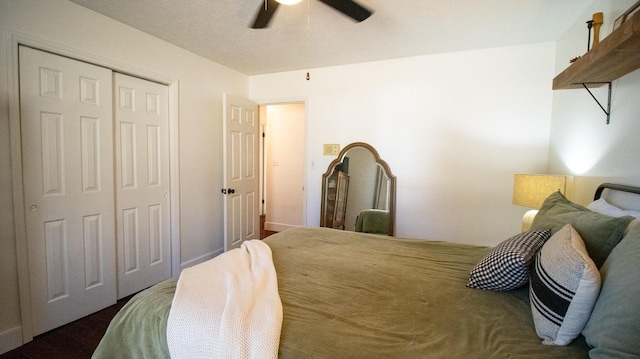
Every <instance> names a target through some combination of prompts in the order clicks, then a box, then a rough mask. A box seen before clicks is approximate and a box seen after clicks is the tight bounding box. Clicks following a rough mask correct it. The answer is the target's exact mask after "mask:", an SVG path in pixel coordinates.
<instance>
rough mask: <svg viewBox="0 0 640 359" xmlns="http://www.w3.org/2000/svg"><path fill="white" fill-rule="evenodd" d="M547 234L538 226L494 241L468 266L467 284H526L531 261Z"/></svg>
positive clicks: (492, 287) (492, 286) (493, 286)
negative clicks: (492, 247) (492, 244)
mask: <svg viewBox="0 0 640 359" xmlns="http://www.w3.org/2000/svg"><path fill="white" fill-rule="evenodd" d="M549 237H551V231H550V230H548V229H539V230H536V231H528V232H523V233H520V234H518V235H516V236H513V237H511V238H509V239H507V240H505V241H503V242H502V243H500V244H498V245H497V246H496V247H495V248H494V249H493V250H492V251H491V252H489V254H487V255H486V256H485V257H484V258H482V260H480V262H478V264H476V266H475V267H474V268H473V269H472V270H471V274H470V275H469V282H468V283H467V287H469V288H478V289H486V290H494V291H508V290H512V289H516V288H518V287H521V286H523V285H525V284H527V282H528V281H529V274H530V271H531V263H533V259H534V258H535V255H536V253H537V252H538V250H539V249H540V248H541V247H542V245H543V244H544V242H546V241H547V240H548V239H549Z"/></svg>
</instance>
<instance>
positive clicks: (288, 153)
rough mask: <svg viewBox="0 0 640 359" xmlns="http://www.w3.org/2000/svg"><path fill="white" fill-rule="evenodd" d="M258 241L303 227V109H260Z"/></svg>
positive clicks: (299, 105) (297, 105) (285, 106)
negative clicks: (261, 134) (287, 230)
mask: <svg viewBox="0 0 640 359" xmlns="http://www.w3.org/2000/svg"><path fill="white" fill-rule="evenodd" d="M260 122H261V126H262V130H263V132H262V133H263V137H262V141H263V143H262V146H261V147H262V162H263V167H262V168H263V170H262V186H261V191H262V199H263V202H262V216H261V221H260V222H261V237H263V238H264V237H265V236H266V235H268V234H270V233H273V232H281V231H283V230H286V229H289V228H293V227H300V226H304V198H305V183H304V180H305V173H304V170H305V105H304V103H288V104H275V105H264V106H260Z"/></svg>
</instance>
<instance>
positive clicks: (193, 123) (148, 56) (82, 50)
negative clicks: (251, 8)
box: [0, 0, 249, 353]
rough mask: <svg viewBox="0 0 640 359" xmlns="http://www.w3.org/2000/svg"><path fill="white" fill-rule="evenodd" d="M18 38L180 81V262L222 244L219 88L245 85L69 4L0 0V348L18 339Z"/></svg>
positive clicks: (243, 91) (242, 89) (242, 90)
mask: <svg viewBox="0 0 640 359" xmlns="http://www.w3.org/2000/svg"><path fill="white" fill-rule="evenodd" d="M15 39H20V41H26V42H27V43H30V44H37V45H38V46H42V47H45V48H49V49H53V50H61V51H65V52H68V53H70V54H80V55H81V56H82V57H83V58H84V59H90V60H92V61H94V62H97V63H99V64H103V65H104V64H106V65H108V66H109V67H112V68H116V69H118V70H124V71H126V72H130V73H134V74H136V75H139V76H143V77H147V78H150V79H153V80H159V81H163V82H168V83H173V84H177V85H178V88H179V90H178V94H177V95H178V96H177V97H178V99H179V102H178V109H177V111H178V119H179V128H178V130H179V140H180V143H179V160H180V178H179V182H180V213H179V214H178V215H179V218H180V222H181V228H180V233H179V235H180V239H181V242H180V243H181V244H180V259H179V261H180V264H181V265H183V266H184V265H189V264H192V263H194V262H197V261H200V260H203V259H206V258H209V257H211V256H213V255H215V254H217V253H220V252H221V251H222V250H223V247H224V245H223V202H222V197H221V194H220V188H222V185H223V177H222V171H221V170H220V169H221V168H222V94H223V92H228V93H231V94H234V95H237V96H244V97H247V96H248V85H249V79H248V77H247V76H245V75H242V74H240V73H238V72H236V71H233V70H230V69H228V68H226V67H223V66H220V65H218V64H216V63H213V62H211V61H209V60H206V59H204V58H202V57H199V56H196V55H194V54H192V53H189V52H187V51H184V50H182V49H180V48H178V47H176V46H173V45H170V44H168V43H166V42H164V41H161V40H159V39H157V38H154V37H152V36H149V35H147V34H145V33H142V32H140V31H138V30H135V29H133V28H131V27H128V26H125V25H123V24H121V23H118V22H115V21H113V20H111V19H108V18H106V17H104V16H101V15H99V14H97V13H95V12H92V11H89V10H86V9H85V8H82V7H80V6H77V5H75V4H72V3H70V2H67V1H64V0H0V292H1V293H2V295H0V353H1V352H3V351H6V350H8V349H11V348H12V347H15V346H16V345H19V344H21V318H20V310H19V297H18V282H17V269H16V243H15V241H14V234H15V228H14V225H13V221H14V214H13V211H12V207H13V204H12V183H11V164H10V161H11V153H10V140H9V139H10V138H9V135H10V134H9V123H10V119H9V106H10V104H15V103H16V101H15V98H14V97H12V96H13V94H14V93H15V92H14V91H15V84H17V81H15V75H16V74H15V73H14V70H15V69H16V68H17V67H15V66H13V65H12V63H13V61H14V54H15V49H14V48H13V47H14V46H13V45H14V40H15ZM14 109H15V108H14ZM11 135H15V134H11Z"/></svg>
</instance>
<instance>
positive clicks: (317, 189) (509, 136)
mask: <svg viewBox="0 0 640 359" xmlns="http://www.w3.org/2000/svg"><path fill="white" fill-rule="evenodd" d="M554 59H555V46H554V44H552V43H545V44H538V45H531V46H518V47H508V48H498V49H488V50H480V51H469V52H460V53H448V54H441V55H432V56H422V57H413V58H404V59H397V60H391V61H381V62H372V63H362V64H355V65H348V66H339V67H330V68H321V69H312V71H311V80H310V81H306V80H305V77H304V76H305V72H304V71H293V72H285V73H277V74H268V75H260V76H252V77H251V79H250V97H251V98H252V99H253V100H254V101H257V102H259V103H269V102H278V100H279V99H287V98H300V97H302V98H306V99H307V116H308V117H307V121H308V122H307V126H308V127H307V156H308V157H307V163H311V162H315V163H316V168H315V169H312V168H307V188H308V189H309V191H308V192H307V212H306V214H307V219H306V220H307V225H309V226H317V225H318V224H319V218H320V196H321V176H322V173H324V172H325V171H326V169H327V166H328V165H329V163H330V162H331V160H332V159H333V158H331V157H325V156H322V144H323V143H339V144H341V145H342V146H343V147H344V146H345V145H347V144H349V143H351V142H356V141H363V142H367V143H369V144H371V145H373V146H374V147H375V148H376V149H377V150H378V152H379V153H380V156H381V158H382V159H384V160H386V161H387V162H388V163H389V166H390V167H391V170H392V171H393V173H394V175H396V176H397V179H398V188H397V226H396V228H397V230H396V234H397V235H398V236H403V237H418V238H429V239H436V240H452V241H457V242H467V243H479V244H496V243H498V242H499V241H501V240H504V239H506V238H507V236H510V235H513V234H515V233H516V232H517V231H518V230H519V228H520V227H519V226H520V218H521V216H522V214H523V213H524V212H525V211H526V209H525V208H520V207H516V206H513V205H512V204H511V194H512V186H513V174H514V173H522V172H524V173H527V172H533V173H540V172H544V171H546V169H547V159H548V145H549V142H548V138H549V128H550V117H551V98H552V91H551V80H552V78H553V72H554Z"/></svg>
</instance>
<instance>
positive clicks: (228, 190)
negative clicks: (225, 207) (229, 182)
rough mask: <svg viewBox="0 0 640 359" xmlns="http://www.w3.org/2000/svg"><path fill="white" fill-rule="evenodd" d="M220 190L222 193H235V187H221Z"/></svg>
mask: <svg viewBox="0 0 640 359" xmlns="http://www.w3.org/2000/svg"><path fill="white" fill-rule="evenodd" d="M221 192H222V194H234V193H236V190H235V189H233V188H229V189H227V188H223V189H222V190H221Z"/></svg>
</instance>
